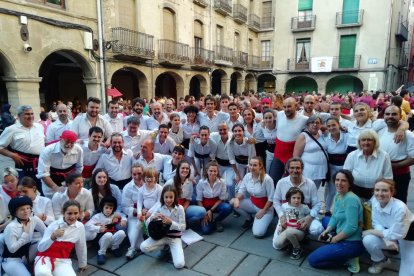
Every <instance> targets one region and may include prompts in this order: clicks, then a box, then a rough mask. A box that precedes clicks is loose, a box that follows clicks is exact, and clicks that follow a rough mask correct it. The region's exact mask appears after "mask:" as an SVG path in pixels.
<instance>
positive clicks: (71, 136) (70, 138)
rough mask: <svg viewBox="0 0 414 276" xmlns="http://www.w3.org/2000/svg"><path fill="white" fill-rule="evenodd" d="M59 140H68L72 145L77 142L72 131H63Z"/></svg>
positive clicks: (76, 137)
mask: <svg viewBox="0 0 414 276" xmlns="http://www.w3.org/2000/svg"><path fill="white" fill-rule="evenodd" d="M59 138H60V139H65V140H68V141H70V142H72V143H75V142H76V140H78V135H76V133H75V132H73V131H70V130H65V131H63V132H62V135H60V137H59Z"/></svg>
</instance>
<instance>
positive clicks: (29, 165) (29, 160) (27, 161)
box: [7, 147, 39, 172]
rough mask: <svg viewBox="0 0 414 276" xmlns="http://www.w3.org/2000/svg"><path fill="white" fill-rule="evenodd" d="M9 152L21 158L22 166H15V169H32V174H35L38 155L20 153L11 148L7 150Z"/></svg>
mask: <svg viewBox="0 0 414 276" xmlns="http://www.w3.org/2000/svg"><path fill="white" fill-rule="evenodd" d="M7 149H8V150H9V151H11V152H14V153H17V155H19V156H20V157H22V158H23V166H21V165H18V164H16V168H19V169H23V168H26V169H33V171H34V172H37V165H38V161H39V155H34V154H29V153H25V152H21V151H18V150H15V149H12V148H11V147H8V148H7Z"/></svg>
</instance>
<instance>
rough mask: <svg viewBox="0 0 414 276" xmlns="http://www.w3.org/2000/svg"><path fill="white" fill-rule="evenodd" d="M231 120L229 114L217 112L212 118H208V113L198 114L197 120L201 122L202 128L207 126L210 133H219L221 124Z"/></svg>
mask: <svg viewBox="0 0 414 276" xmlns="http://www.w3.org/2000/svg"><path fill="white" fill-rule="evenodd" d="M229 118H230V115H229V114H228V113H224V112H221V111H219V112H216V111H214V115H213V117H212V118H210V117H208V115H207V113H204V112H198V114H197V119H198V121H199V122H200V126H207V127H208V128H209V129H210V132H218V125H219V124H220V123H221V122H226V121H227V120H228V119H229Z"/></svg>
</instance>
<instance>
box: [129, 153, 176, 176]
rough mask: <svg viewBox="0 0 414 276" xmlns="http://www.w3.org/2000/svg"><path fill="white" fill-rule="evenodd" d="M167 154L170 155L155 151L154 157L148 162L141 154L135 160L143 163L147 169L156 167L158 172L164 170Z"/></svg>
mask: <svg viewBox="0 0 414 276" xmlns="http://www.w3.org/2000/svg"><path fill="white" fill-rule="evenodd" d="M167 156H168V155H165V154H160V153H156V152H154V158H153V159H152V160H150V161H149V162H147V160H145V159H144V156H142V155H140V157H139V158H138V159H137V160H136V161H135V162H134V164H135V163H137V164H142V165H143V166H144V168H146V169H147V168H154V169H156V170H157V171H158V172H162V171H163V170H164V159H165V158H166V157H167Z"/></svg>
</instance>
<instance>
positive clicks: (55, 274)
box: [34, 257, 76, 276]
mask: <svg viewBox="0 0 414 276" xmlns="http://www.w3.org/2000/svg"><path fill="white" fill-rule="evenodd" d="M34 272H35V275H36V276H62V275H65V276H76V273H75V270H74V269H73V267H72V261H71V259H59V258H58V259H55V262H54V270H53V271H52V263H51V262H50V258H49V257H36V259H35V267H34Z"/></svg>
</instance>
